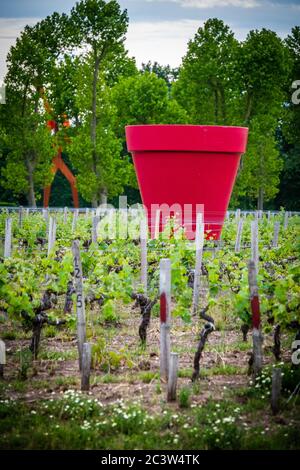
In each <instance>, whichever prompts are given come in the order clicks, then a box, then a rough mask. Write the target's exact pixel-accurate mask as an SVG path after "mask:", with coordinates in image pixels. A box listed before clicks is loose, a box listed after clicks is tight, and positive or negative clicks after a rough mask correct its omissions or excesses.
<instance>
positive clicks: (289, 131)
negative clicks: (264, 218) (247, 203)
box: [276, 26, 300, 210]
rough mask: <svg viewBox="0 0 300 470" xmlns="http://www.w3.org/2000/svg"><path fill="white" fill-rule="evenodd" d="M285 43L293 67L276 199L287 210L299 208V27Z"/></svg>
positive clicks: (286, 108)
mask: <svg viewBox="0 0 300 470" xmlns="http://www.w3.org/2000/svg"><path fill="white" fill-rule="evenodd" d="M285 44H286V46H287V48H288V51H289V53H290V56H291V60H292V69H291V73H290V77H289V83H288V86H287V96H288V98H287V102H286V105H285V108H284V114H283V123H282V133H281V134H280V137H281V139H280V144H281V151H282V154H283V157H284V168H283V172H282V178H281V182H280V193H279V194H278V197H277V199H276V202H277V204H278V205H280V206H284V207H285V208H286V209H290V210H298V208H299V203H298V201H299V194H300V103H298V104H297V98H298V99H299V97H300V91H299V90H300V27H299V26H296V27H295V28H293V29H292V31H291V34H290V35H288V36H287V38H286V40H285ZM295 87H297V89H296V88H295ZM293 98H294V99H293ZM293 101H294V102H293Z"/></svg>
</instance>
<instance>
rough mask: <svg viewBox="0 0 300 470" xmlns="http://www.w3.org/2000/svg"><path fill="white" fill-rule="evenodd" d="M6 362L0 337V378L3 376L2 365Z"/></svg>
mask: <svg viewBox="0 0 300 470" xmlns="http://www.w3.org/2000/svg"><path fill="white" fill-rule="evenodd" d="M5 364H6V351H5V343H4V341H2V339H0V378H3V376H4V366H5Z"/></svg>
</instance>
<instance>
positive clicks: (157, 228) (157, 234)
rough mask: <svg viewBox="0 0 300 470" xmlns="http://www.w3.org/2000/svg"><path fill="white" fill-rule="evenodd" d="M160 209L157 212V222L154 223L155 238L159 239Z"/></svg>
mask: <svg viewBox="0 0 300 470" xmlns="http://www.w3.org/2000/svg"><path fill="white" fill-rule="evenodd" d="M160 215H161V213H160V209H157V211H156V212H155V221H154V238H155V239H156V238H158V237H159V226H160Z"/></svg>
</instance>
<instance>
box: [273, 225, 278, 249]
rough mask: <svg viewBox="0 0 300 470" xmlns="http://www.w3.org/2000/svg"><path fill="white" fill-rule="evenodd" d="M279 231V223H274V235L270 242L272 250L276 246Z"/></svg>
mask: <svg viewBox="0 0 300 470" xmlns="http://www.w3.org/2000/svg"><path fill="white" fill-rule="evenodd" d="M279 230H280V222H278V221H277V222H274V235H273V240H272V246H273V248H277V246H278V238H279Z"/></svg>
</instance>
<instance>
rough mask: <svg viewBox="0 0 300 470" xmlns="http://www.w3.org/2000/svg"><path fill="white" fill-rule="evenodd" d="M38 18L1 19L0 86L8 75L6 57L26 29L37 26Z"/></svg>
mask: <svg viewBox="0 0 300 470" xmlns="http://www.w3.org/2000/svg"><path fill="white" fill-rule="evenodd" d="M38 20H39V19H38V18H0V84H1V82H2V81H3V78H4V76H5V74H6V71H7V68H6V56H7V54H8V52H9V49H10V47H11V46H12V45H14V44H15V42H16V39H17V37H18V36H19V35H20V33H21V31H22V30H23V29H24V27H25V26H26V25H27V24H29V25H33V24H35V23H36V22H37V21H38Z"/></svg>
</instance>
